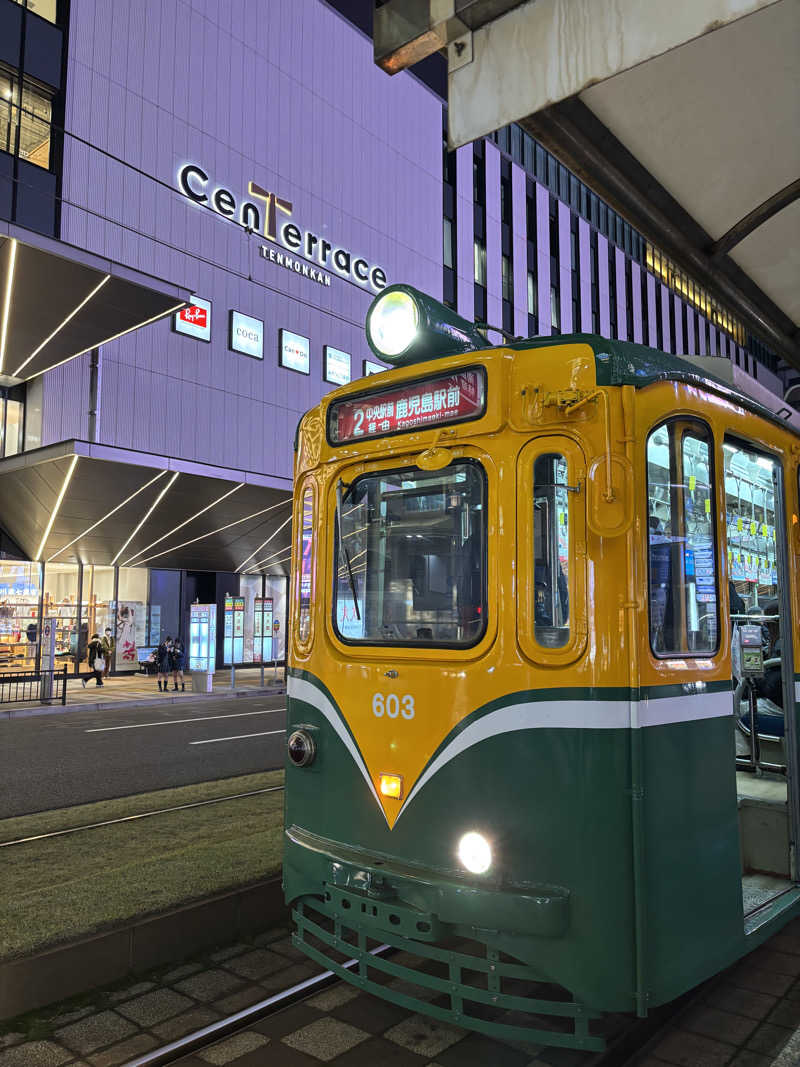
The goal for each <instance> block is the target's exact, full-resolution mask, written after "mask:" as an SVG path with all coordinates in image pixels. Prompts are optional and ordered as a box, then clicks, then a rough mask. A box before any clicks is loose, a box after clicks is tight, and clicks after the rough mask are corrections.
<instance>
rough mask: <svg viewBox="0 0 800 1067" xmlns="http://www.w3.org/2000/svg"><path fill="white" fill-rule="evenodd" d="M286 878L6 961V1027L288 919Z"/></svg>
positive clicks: (1, 968) (0, 1012) (1, 981)
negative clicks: (20, 1017) (283, 883)
mask: <svg viewBox="0 0 800 1067" xmlns="http://www.w3.org/2000/svg"><path fill="white" fill-rule="evenodd" d="M288 916H289V912H288V910H287V908H286V907H285V905H284V902H283V890H282V888H281V878H280V876H276V877H274V878H270V879H266V880H265V881H263V882H257V883H255V884H254V885H248V886H243V887H242V888H241V889H235V890H231V891H229V892H227V893H221V894H219V895H218V896H214V897H210V898H207V899H205V900H200V901H197V902H195V903H193V904H186V905H183V906H182V907H180V908H174V909H172V910H171V911H168V912H165V913H163V914H161V915H156V916H150V917H148V918H143V919H141V920H140V921H137V922H134V923H129V924H126V925H125V926H122V927H119V928H117V929H114V930H108V931H106V932H105V933H100V934H94V935H93V936H91V937H87V938H84V939H82V940H80V941H73V942H70V943H68V944H66V945H60V946H58V947H56V948H53V949H48V950H45V951H44V952H40V953H37V954H36V955H34V956H28V957H25V958H23V959H17V960H8V961H6V962H0V1020H3V1021H4V1020H7V1019H13V1018H15V1017H16V1016H18V1015H23V1014H25V1013H26V1012H29V1011H34V1010H35V1009H37V1008H42V1007H46V1006H47V1005H48V1004H54V1003H57V1002H58V1001H61V1000H66V999H68V998H69V997H74V996H77V995H79V994H81V993H86V992H88V991H89V990H91V989H95V988H97V987H98V986H103V985H112V984H113V983H115V982H118V981H120V980H122V979H124V978H125V977H126V976H129V975H132V974H139V973H142V972H144V971H147V970H150V969H152V968H154V967H158V966H161V965H162V964H172V963H179V962H180V961H181V960H182V959H185V958H186V957H187V956H191V955H193V954H196V953H197V952H198V951H202V950H203V949H204V948H212V947H213V946H215V945H220V944H224V943H226V942H231V941H235V940H236V939H237V938H240V937H243V936H245V935H248V934H253V933H256V932H258V931H261V930H265V929H268V928H269V927H271V926H275V925H277V924H279V923H281V922H286V921H287V920H288Z"/></svg>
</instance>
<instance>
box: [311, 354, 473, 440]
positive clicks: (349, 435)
mask: <svg viewBox="0 0 800 1067" xmlns="http://www.w3.org/2000/svg"><path fill="white" fill-rule="evenodd" d="M485 410H486V374H485V371H484V370H483V368H482V367H471V368H470V369H469V370H464V371H459V372H458V373H457V374H443V375H439V376H437V377H435V378H425V379H422V380H421V381H420V380H417V381H413V382H403V384H402V385H398V386H395V387H393V388H390V389H381V390H376V391H375V392H374V393H362V394H360V395H359V396H356V397H353V398H352V399H351V398H349V397H348V398H347V399H346V400H336V401H334V402H333V403H332V404H331V406H330V408H329V410H328V436H329V439H330V442H331V444H334V445H341V444H344V443H345V442H347V441H359V440H363V439H364V438H368V437H383V436H385V435H386V434H393V433H407V432H408V431H409V430H416V429H419V428H420V427H425V426H438V425H441V424H442V423H448V422H466V421H467V420H469V419H477V418H479V417H480V416H481V415H483V413H484V411H485Z"/></svg>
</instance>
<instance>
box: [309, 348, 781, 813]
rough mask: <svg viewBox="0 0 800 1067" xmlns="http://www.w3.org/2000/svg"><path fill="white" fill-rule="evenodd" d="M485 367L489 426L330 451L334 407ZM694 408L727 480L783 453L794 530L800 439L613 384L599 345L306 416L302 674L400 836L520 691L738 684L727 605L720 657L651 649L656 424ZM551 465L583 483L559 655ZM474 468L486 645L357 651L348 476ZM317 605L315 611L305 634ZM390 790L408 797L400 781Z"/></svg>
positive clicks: (518, 355) (686, 396) (727, 409)
mask: <svg viewBox="0 0 800 1067" xmlns="http://www.w3.org/2000/svg"><path fill="white" fill-rule="evenodd" d="M475 366H478V367H483V368H485V371H486V403H485V413H484V414H483V415H482V416H481V417H479V418H476V419H474V420H473V421H469V422H464V423H460V424H449V425H444V426H436V427H425V428H420V429H418V430H414V431H412V432H408V433H399V434H395V435H391V436H385V437H374V438H372V439H369V440H362V441H352V442H347V443H346V444H343V445H339V446H336V445H333V444H331V443H330V441H329V438H328V434H327V420H328V412H329V409H330V405H331V404H332V403H334V402H336V401H338V400H341V399H342V398H345V397H350V396H355V395H358V394H361V393H365V392H369V393H373V392H379V391H380V390H381V389H384V388H388V387H389V386H391V387H396V386H397V385H398V384H399V383H402V382H408V381H412V380H415V379H419V378H422V377H425V376H428V375H433V374H440V373H441V374H444V373H448V372H449V373H453V372H455V371H457V370H463V369H464V368H465V367H475ZM681 414H684V415H686V416H687V418H692V419H699V420H701V421H702V422H704V423H705V424H706V425H707V426H708V428H709V429H710V431H711V433H712V435H713V442H714V452H715V457H714V458H715V465H716V470H718V471H722V470H723V463H722V445H723V438H724V436H725V435H726V434H728V435H733V436H735V437H736V438H739V439H741V440H744V441H749V442H751V443H752V444H753V445H755V446H757V447H758V448H759V449H763V450H764V451H766V452H769V453H771V454H773V455H774V456H775V457H776V458H777V459H778V460H779V461H780V463H781V464H782V467H783V470H784V475H785V478H784V484H785V490H786V501H785V507H786V512H787V517H788V521H789V522H790V523H791V522H792V518H793V517H794V522H795V524H796V523H797V514H798V497H797V492H798V479H797V464H798V441H797V438H796V437H795V436H794V435H793V434H791V433H789V432H788V431H786V430H784V429H782V428H781V427H779V426H776V425H775V424H774V423H772V422H769V421H767V420H765V419H762V418H759V417H757V416H756V415H754V414H752V413H750V412H748V411H746V410H745V409H744V407H741V406H739V405H737V403H736V402H735V401H734V400H733V399H732V398H730V397H725V396H724V395H723V394H722V393H721V392H708V391H706V390H704V389H703V388H701V387H699V386H697V385H693V384H687V383H684V382H677V381H663V382H656V383H654V384H650V385H648V386H646V387H645V388H641V389H634V387H633V386H632V385H622V386H600V387H598V385H597V374H596V357H595V354H594V352H593V349H592V347H591V345H590V344H588V343H586V344H583V343H579V342H578V343H574V342H569V343H564V344H563V345H562V344H548V345H547V346H545V347H534V346H533V345H532V347H531V348H530V349H520V348H515V349H511V348H504V347H500V348H493V349H489V350H487V351H483V352H475V353H471V354H469V355H468V356H458V357H452V358H448V359H442V360H436V361H435V362H432V363H429V364H424V365H422V366H419V365H418V366H413V367H407V368H404V369H402V370H394V371H389V372H386V373H385V374H381V375H376V376H374V377H370V378H369V379H367V380H366V381H364V380H362V381H358V382H355V383H352V384H351V385H349V386H346V387H344V388H342V389H338V390H336V391H335V392H333V393H331V394H329V395H328V396H327V397H326V398H325V399H324V400H323V401H322V402H321V404H320V405H319V406H318V407H317V408H315V409H313V410H312V411H310V412H309V413H308V414H307V415H306V416H305V417H304V418H303V420H302V422H301V425H300V428H299V432H298V443H297V446H298V447H297V457H296V471H295V493H296V504H295V538H294V541H295V543H294V547H293V568H292V571H293V594H292V619H291V650H290V657H289V664H290V667H291V668H294V669H295V670H300V671H302V670H305V671H308V672H310V673H311V674H313V675H314V676H315V677H316V678H317V679H319V680H320V681H321V682H322V683H323V684H324V685H325V686H326V687H327V689H328V690H329V692H330V693H331V695H332V697H333V699H334V700H335V701H336V703H337V704H338V706H339V708H340V709H341V712H342V714H343V716H344V718H345V720H346V722H347V725H348V727H349V730H350V732H351V733H352V736H353V738H354V739H355V741H356V743H357V745H358V747H359V749H360V751H361V754H362V756H363V758H364V762H365V764H366V767H367V769H368V772H369V775H370V777H371V780H372V783H373V786H374V788H375V791H376V794H377V795H378V798H379V801H380V803H381V806H382V808H383V811H384V814H385V816H386V819H387V822H388V824H389V826H392V825H393V823H394V821H395V819H396V818H397V815H398V813H399V811H400V808H401V806H402V802H403V799H404V798H405V797H407V796H408V794H409V792H410V791H411V790H412V789H413V786H414V783H415V782H416V781H417V780H418V778H419V776H420V774H421V772H422V771H423V769H424V768H425V767H426V765H427V764H428V762H429V761H430V759H431V757H432V756H433V755H434V753H435V752H436V750H437V748H438V747H439V746H440V745H441V743H442V741H443V740H444V739H445V738H446V737H447V736H448V734H450V733H451V731H452V730H453V729H454V728H455V727H457V726H458V725H459V723H460V722H462V721H463V719H464V718H465V717H466V716H468V715H470V714H471V713H473V712H475V711H476V710H478V709H480V708H482V707H485V706H486V705H488V704H490V703H491V702H493V701H497V700H502V699H503V698H504V697H507V695H508V694H525V693H530V692H532V691H533V692H535V693H536V694H539V695H541V693H542V692H543V691H547V690H554V689H556V690H564V689H570V690H575V691H578V692H581V691H583V692H585V691H587V690H598V689H604V690H608V691H613V692H614V693H615V694H617V695H618V694H620V693H622V694H625V693H632V692H633V691H638V689H639V687H640V686H654V685H674V684H675V683H676V682H683V681H695V680H698V679H703V680H707V681H716V682H720V681H724V680H726V679H730V677H731V664H730V654H729V648H730V624H729V621H728V616H727V612H726V611H724V610H722V611H721V612H720V615H721V617H720V640H719V643H718V651H717V652H716V653H714V654H712V655H709V656H704V657H693V656H683V657H673V658H659V657H657V656H656V655H654V654H653V652H652V650H651V647H650V632H649V626H648V562H647V552H648V529H647V526H648V518H647V515H648V512H647V467H646V457H645V446H646V440H647V437H648V434H649V432H650V431H651V429H652V428H653V427H655V426H657V425H658V424H659V423H661V422H663V421H664V420H665V419H667V418H669V417H676V416H679V415H681ZM442 450H444V453H447V454H443V452H442ZM434 452H435V455H434ZM551 453H558V454H559V455H561V456H563V457H564V461H565V464H566V471H567V480H568V482H569V485H570V493H569V516H568V521H569V528H570V567H569V602H570V605H571V608H570V632H569V639H568V640H567V642H566V643H565V644H563V645H561V646H560V647H558V648H545V647H542V646H541V645H539V644H538V643H537V641H536V640H535V638H534V636H533V633H532V629H533V628H532V625H531V620H532V607H531V605H532V603H533V599H532V598H533V595H534V588H533V587H534V578H535V575H534V566H533V554H532V550H531V545H532V543H533V536H534V533H533V529H532V522H533V518H532V509H531V492H532V482H531V477H532V476H531V471H532V470H533V464H534V463H535V460H536V457H537V456H538V455H542V454H551ZM448 454H449V455H448ZM465 459H469V460H473V461H474V462H475V463H476V464H478V465H480V467H481V468H482V470H483V471H484V472H485V478H486V529H487V553H486V566H487V581H486V616H485V622H484V627H485V628H484V631H483V634H482V636H481V637H480V639H479V640H478V641H477V643H475V644H474V645H472V646H471V647H451V648H436V647H419V646H417V647H408V646H402V645H394V646H390V645H387V644H383V645H379V644H362V643H358V644H354V643H351V642H345V641H344V640H343V639H342V638H341V637H340V636H339V635H338V634H337V632H336V629H335V626H334V622H333V614H332V601H333V593H332V591H333V589H334V584H335V581H336V576H337V570H338V567H339V561H338V560H336V559H334V541H335V516H336V504H337V484H338V483H339V481H340V479H341V481H342V482H343V483H344V484H346V485H349V484H351V483H353V481H354V480H355V479H356V478H358V477H359V476H361V475H363V474H365V473H367V472H375V471H381V470H385V471H388V470H393V469H397V468H415V467H421V468H425V465H426V463H433V464H434V466H435V465H436V464H439V465H441V464H442V463H453V462H456V461H459V460H465ZM721 482H722V480H721V479H719V478H718V479H717V480H716V517H717V537H716V549H715V551H716V569H717V574H718V582H719V586H718V588H719V590H720V596H721V597H722V598H723V600H724V596H725V588H726V586H727V558H726V554H725V551H724V545H725V528H724V527H725V495H724V486H723V485H722V484H721ZM304 500H305V502H306V503H305V506H306V520H305V525H306V529H307V530H308V529H311V531H312V533H311V544H310V553H307V566H306V572H305V575H303V573H301V572H302V571H303V568H302V566H301V555H302V545H303V538H302V535H301V531H302V527H303V515H302V509H303V506H304V505H303V501H304ZM309 509H311V513H309ZM796 529H797V526H796V525H795V530H796ZM789 552H790V553H791V556H790V559H791V562H792V563H793V566H790V572H791V575H792V578H791V580H792V583H793V589H792V596H793V611H794V618H795V625H794V627H793V639H794V643H795V662H796V663H798V662H800V647H799V646H798V628H797V625H796V620H797V618H800V594H799V593H798V584H797V571H798V567H797V552H798V541H797V539H796V536H795V537H792V538H790V541H789ZM303 582H304V583H305V585H304V586H303V587H302V588H301V583H303ZM301 596H303V597H304V603H305V604H306V612H305V614H306V618H305V620H304V621H303V622H302V624H301V620H300V616H301V614H302V613H301V611H300V610H299V607H298V605H299V604H300V601H301ZM403 709H406V711H408V710H411V709H413V714H404V713H403ZM381 775H391V776H396V777H400V778H401V779H402V785H401V787H400V796H396V795H395V796H393V795H388V796H387V795H384V794H383V793H382V792H381ZM387 788H390V791H392V792H395V793H396V792H397V787H396V785H395V784H392V785H391V787H387Z"/></svg>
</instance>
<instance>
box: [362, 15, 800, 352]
mask: <svg viewBox="0 0 800 1067" xmlns="http://www.w3.org/2000/svg"><path fill="white" fill-rule="evenodd" d="M400 6H402V5H399V0H390V2H389V3H388V4H386V5H384V6H383V7H381V8H379V9H378V10H377V11H376V46H375V52H376V62H378V63H380V65H381V66H383V68H384V69H386V70H389V71H391V72H394V71H395V70H399V69H402V57H403V55H404V53H405V52H408V51H409V42H408V40H404V39H403V38H404V37H405V38H409V37H411V38H412V39H413V40H414V41H415V42H416V44H415V46H414V49H413V53H414V60H413V61H418V60H419V59H420V58H421V55H422V54H423V53H424V48H425V47H426V46H427V47H428V49H429V50H431V51H432V50H434V49H435V48H441V47H442V46H443V45H446V46H447V56H448V96H449V136H450V139H451V146H452V147H456V146H458V145H462V144H466V143H467V142H469V141H472V140H475V139H476V138H478V137H481V136H484V135H486V134H488V133H491V132H492V131H494V130H496V129H499V128H501V127H503V126H505V125H506V124H508V123H510V122H519V123H520V125H522V126H523V128H525V129H527V130H528V132H530V133H531V134H532V136H534V137H535V138H536V139H537V140H538V141H539V142H540V143H541V144H543V145H544V146H545V147H546V148H547V149H548V150H549V151H551V152H552V153H553V155H555V156H557V157H558V158H559V159H561V160H562V162H563V163H565V164H566V165H567V166H568V167H569V168H570V169H571V170H572V171H573V172H574V173H576V174H577V175H578V176H579V177H580V178H582V179H583V180H584V181H585V182H586V184H587V185H589V186H590V187H591V188H593V189H594V190H595V191H596V192H597V193H598V194H599V195H600V196H601V197H602V198H603V199H605V200H606V201H607V202H608V203H610V204H611V206H612V207H614V208H615V209H616V210H617V211H618V212H619V213H620V214H621V215H623V216H624V217H625V218H627V219H628V221H629V222H630V223H631V224H632V225H633V226H634V227H636V228H637V229H638V230H639V231H640V232H641V233H643V234H644V235H645V236H647V237H648V238H649V239H650V240H651V241H652V243H653V244H654V245H655V246H656V247H657V248H658V249H659V250H660V251H661V252H663V253H665V254H666V255H667V256H668V257H669V258H670V259H672V260H673V261H674V262H675V263H676V264H678V265H679V266H680V267H681V268H682V269H683V270H685V271H686V273H687V274H689V275H691V277H692V278H693V279H694V280H695V281H696V282H698V283H700V284H701V285H703V286H705V287H707V288H708V289H709V290H710V291H711V292H713V293H714V294H715V295H716V296H717V298H718V299H719V300H720V301H721V302H722V303H724V304H725V306H726V307H727V308H728V310H729V311H730V312H732V313H733V314H734V315H736V316H737V317H738V318H739V319H741V320H742V322H743V323H744V324H745V326H746V327H747V328H749V329H750V330H751V331H752V332H753V333H754V334H756V335H757V336H759V337H760V338H761V339H762V340H764V341H765V342H766V343H767V344H768V345H770V346H771V347H772V348H774V349H775V351H777V352H778V353H779V354H780V355H781V356H783V358H784V359H785V360H786V361H787V363H790V364H792V365H793V366H794V367H796V368H800V331H799V330H798V325H797V324H798V321H799V320H800V200H799V199H798V198H800V137H799V136H798V131H799V130H800V64H798V62H797V56H798V54H800V2H799V0H673V2H672V3H670V4H642V3H641V0H592V2H591V3H578V2H575V0H527V2H523V3H519V2H517V3H503V4H500V7H501V8H502V9H503V10H501V11H499V12H494V13H493V11H492V7H493V6H495V5H493V4H492V3H491V2H490V0H471V2H470V0H428V2H427V3H422V0H417V2H416V3H415V4H413V5H411V7H412V8H413V9H414V10H413V14H414V18H413V26H412V27H411V28H410V29H409V26H408V25H406V27H405V29H404V28H403V26H402V23H401V20H400V19H399V17H398V13H399V7H400ZM423 7H424V8H426V9H427V10H426V11H425V12H424V13H423V12H422V11H421V8H423ZM382 12H383V13H384V14H383V15H382V14H381V13H382ZM393 15H394V18H393ZM379 16H380V18H379ZM406 22H407V23H408V18H407V19H406ZM426 24H427V36H426V32H425V26H426ZM379 25H380V34H381V36H380V47H379V37H378V32H379ZM395 57H399V62H398V59H396V58H395Z"/></svg>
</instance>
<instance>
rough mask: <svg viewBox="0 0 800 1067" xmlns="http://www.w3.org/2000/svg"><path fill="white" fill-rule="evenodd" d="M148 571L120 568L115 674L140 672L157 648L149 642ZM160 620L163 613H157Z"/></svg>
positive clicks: (144, 568)
mask: <svg viewBox="0 0 800 1067" xmlns="http://www.w3.org/2000/svg"><path fill="white" fill-rule="evenodd" d="M148 574H149V572H148V570H147V567H120V568H119V580H118V585H117V630H116V648H115V650H114V670H117V671H132V670H137V669H138V667H139V663H140V662H141V660H142V657H144V658H145V659H147V657H148V656H149V654H150V649H151V648H154V647H155V646H156V645H158V638H156V640H155V641H150V640H148V637H149V635H148V621H147V581H148ZM156 617H157V619H158V618H160V610H159V611H158V612H157V613H156Z"/></svg>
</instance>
